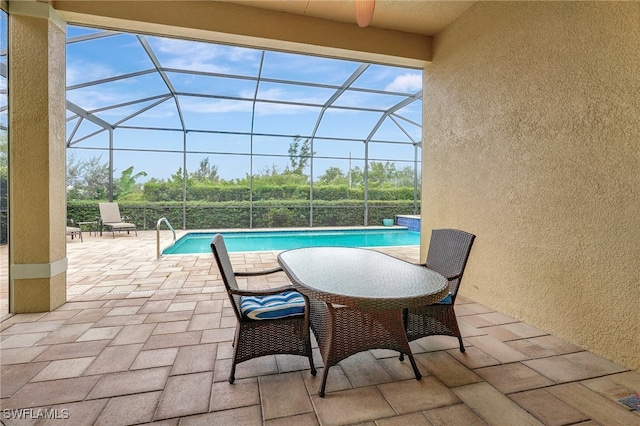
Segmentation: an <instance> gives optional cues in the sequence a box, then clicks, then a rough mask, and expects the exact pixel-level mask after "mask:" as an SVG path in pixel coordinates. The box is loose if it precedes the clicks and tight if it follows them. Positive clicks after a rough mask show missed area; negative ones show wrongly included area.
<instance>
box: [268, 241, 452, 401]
mask: <svg viewBox="0 0 640 426" xmlns="http://www.w3.org/2000/svg"><path fill="white" fill-rule="evenodd" d="M278 263H279V264H280V265H281V266H282V269H283V270H284V271H285V273H286V274H287V275H288V277H289V279H290V280H291V282H292V283H293V286H294V287H295V288H296V290H297V291H299V292H300V293H302V294H304V295H305V296H307V297H308V298H309V300H310V305H311V314H310V322H311V329H312V330H313V332H314V334H315V336H316V340H317V341H318V346H319V348H320V353H321V355H322V360H323V362H324V371H323V375H322V383H321V384H320V389H319V390H318V395H319V396H321V397H323V396H324V393H325V386H326V381H327V374H328V371H329V368H330V367H331V366H333V365H336V364H337V363H338V362H340V361H341V360H343V359H345V358H347V357H349V356H351V355H353V354H356V353H358V352H362V351H365V350H369V349H392V350H395V351H398V352H400V353H401V354H406V355H407V356H408V358H409V360H410V362H411V367H412V368H413V371H414V374H415V377H416V379H417V380H419V379H420V378H421V377H422V375H421V374H420V370H418V367H417V365H416V362H415V360H414V358H413V354H412V353H411V349H410V348H409V342H408V340H407V335H406V332H405V329H404V322H403V319H402V312H403V309H404V308H409V307H414V306H422V305H428V304H431V303H435V302H437V301H439V300H442V299H443V298H444V297H446V296H447V294H448V292H449V287H448V283H447V280H446V279H445V277H443V276H442V275H440V274H438V273H437V272H434V271H432V270H429V269H427V268H425V267H423V266H420V265H415V264H413V263H409V262H405V261H404V260H400V259H397V258H395V257H392V256H389V255H386V254H383V253H380V252H377V251H374V250H368V249H360V248H347V247H311V248H301V249H293V250H287V251H284V252H282V253H280V254H279V255H278Z"/></svg>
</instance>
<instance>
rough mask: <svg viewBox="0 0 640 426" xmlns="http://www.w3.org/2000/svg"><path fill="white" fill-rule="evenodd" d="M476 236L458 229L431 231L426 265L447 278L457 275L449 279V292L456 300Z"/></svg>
mask: <svg viewBox="0 0 640 426" xmlns="http://www.w3.org/2000/svg"><path fill="white" fill-rule="evenodd" d="M475 238H476V236H475V235H473V234H470V233H468V232H465V231H460V230H458V229H434V230H432V231H431V242H430V243H429V252H428V253H427V263H426V264H425V266H426V267H427V268H429V269H432V270H434V271H436V272H438V273H439V274H442V275H444V276H445V277H447V278H451V277H456V276H457V278H455V279H452V280H450V281H449V292H450V293H451V297H452V299H453V300H454V301H455V297H456V295H457V294H458V288H459V287H460V281H461V280H462V274H463V273H464V268H465V267H466V266H467V260H468V259H469V253H470V252H471V246H472V245H473V240H474V239H475Z"/></svg>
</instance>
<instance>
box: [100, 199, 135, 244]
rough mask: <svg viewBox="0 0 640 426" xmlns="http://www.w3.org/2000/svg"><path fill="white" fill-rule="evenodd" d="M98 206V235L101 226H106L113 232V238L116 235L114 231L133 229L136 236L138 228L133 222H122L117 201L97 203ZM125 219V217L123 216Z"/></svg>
mask: <svg viewBox="0 0 640 426" xmlns="http://www.w3.org/2000/svg"><path fill="white" fill-rule="evenodd" d="M98 207H99V208H100V218H99V220H98V226H99V227H100V235H102V228H103V227H106V228H107V229H109V230H111V232H112V233H113V238H115V237H116V231H118V232H122V231H127V234H128V233H129V231H134V232H135V233H136V237H137V236H138V230H137V229H136V224H135V223H127V222H123V220H122V217H121V216H120V206H118V203H98ZM125 220H126V218H125Z"/></svg>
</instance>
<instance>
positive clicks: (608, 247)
mask: <svg viewBox="0 0 640 426" xmlns="http://www.w3.org/2000/svg"><path fill="white" fill-rule="evenodd" d="M639 23H640V3H637V2H628V3H627V2H625V3H612V2H480V3H477V4H476V5H474V6H473V7H472V8H471V9H469V10H468V11H467V12H465V14H463V15H462V16H461V17H460V18H459V19H458V20H456V21H455V22H454V23H453V24H452V25H450V26H449V27H448V28H447V29H446V30H445V31H444V32H443V33H441V34H440V35H439V36H438V37H436V38H435V39H434V57H433V63H432V64H430V65H428V66H427V68H426V69H425V80H424V89H425V93H424V148H423V206H424V207H423V211H422V230H423V233H424V234H425V235H426V234H427V232H429V231H430V230H431V229H432V228H437V227H458V228H461V229H464V230H467V231H469V232H473V233H474V234H476V235H477V239H476V242H475V247H474V249H473V251H472V253H471V257H470V260H469V264H468V269H467V272H466V274H465V280H464V281H463V286H462V289H461V293H462V294H464V295H465V296H468V297H471V298H472V299H474V300H476V301H478V302H481V303H484V304H486V305H488V306H491V307H493V308H495V309H498V310H500V311H502V312H505V313H507V314H510V315H512V316H514V317H516V318H519V319H522V320H524V321H526V322H528V323H530V324H532V325H534V326H537V327H539V328H541V329H543V330H546V331H548V332H551V333H553V334H555V335H558V336H560V337H562V338H564V339H565V340H567V341H570V342H572V343H574V344H577V345H579V346H581V347H584V348H587V349H589V350H591V351H593V352H594V353H597V354H600V355H602V356H604V357H606V358H608V359H610V360H612V361H615V362H618V363H621V364H623V365H625V366H627V367H629V368H632V369H635V370H638V371H640V350H639V348H640V313H639V312H640V283H639V281H640V272H639V271H640V195H639V191H640V125H639V117H640V54H639V53H638V52H640V24H639ZM423 244H424V246H423V255H424V253H426V251H425V248H426V245H427V244H428V241H425V242H424V243H423Z"/></svg>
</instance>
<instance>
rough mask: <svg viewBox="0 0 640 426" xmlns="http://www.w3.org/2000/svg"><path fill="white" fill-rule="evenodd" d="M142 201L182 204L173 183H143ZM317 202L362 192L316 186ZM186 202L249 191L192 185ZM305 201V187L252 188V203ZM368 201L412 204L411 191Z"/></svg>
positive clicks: (383, 191)
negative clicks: (408, 202) (410, 202)
mask: <svg viewBox="0 0 640 426" xmlns="http://www.w3.org/2000/svg"><path fill="white" fill-rule="evenodd" d="M143 197H144V199H145V200H147V201H152V202H158V201H182V186H181V185H176V184H175V183H173V182H147V183H145V185H144V190H143ZM313 199H314V200H317V201H339V200H363V199H364V189H362V188H347V187H346V186H344V185H343V186H326V185H316V186H314V188H313ZM187 200H199V201H209V202H226V201H249V200H250V189H249V187H248V186H241V185H214V184H206V183H192V184H190V185H189V186H188V187H187ZM260 200H265V201H266V200H309V185H282V186H275V185H273V186H258V187H254V188H253V201H260ZM369 200H385V201H394V200H413V188H407V187H402V188H369Z"/></svg>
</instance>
